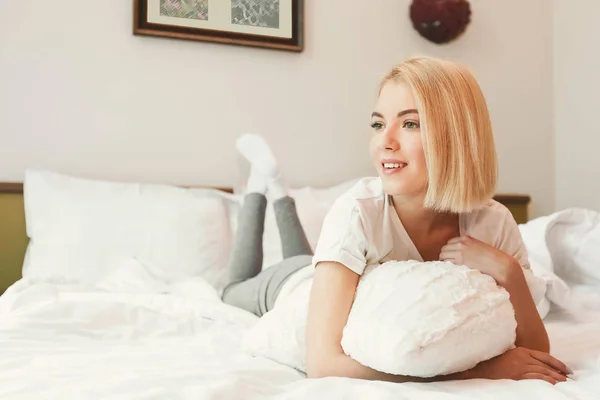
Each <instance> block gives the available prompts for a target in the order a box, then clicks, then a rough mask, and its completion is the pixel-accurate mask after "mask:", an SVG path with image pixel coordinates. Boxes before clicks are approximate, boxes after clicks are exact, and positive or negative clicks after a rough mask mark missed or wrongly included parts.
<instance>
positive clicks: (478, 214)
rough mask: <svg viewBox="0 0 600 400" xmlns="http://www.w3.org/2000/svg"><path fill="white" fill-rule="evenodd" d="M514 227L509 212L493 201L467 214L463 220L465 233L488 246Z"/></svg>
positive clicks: (513, 220) (514, 222) (512, 218)
mask: <svg viewBox="0 0 600 400" xmlns="http://www.w3.org/2000/svg"><path fill="white" fill-rule="evenodd" d="M516 226H517V223H516V221H515V219H514V217H513V215H512V213H511V212H510V210H509V209H508V208H507V207H506V206H505V205H504V204H502V203H499V202H498V201H496V200H493V199H490V200H489V201H488V202H486V203H485V204H484V205H483V206H481V207H479V208H477V209H475V210H473V211H471V212H469V213H467V214H466V215H465V216H464V218H463V229H464V231H465V233H466V234H467V235H470V236H473V237H475V238H477V239H479V240H482V241H484V242H487V243H489V244H494V243H497V242H498V241H500V240H501V238H502V237H503V236H504V235H505V231H506V230H507V229H508V230H509V231H513V230H515V229H516Z"/></svg>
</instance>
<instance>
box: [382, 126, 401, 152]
mask: <svg viewBox="0 0 600 400" xmlns="http://www.w3.org/2000/svg"><path fill="white" fill-rule="evenodd" d="M379 145H380V148H381V149H382V150H386V151H396V150H398V149H399V148H400V143H398V140H396V138H395V135H394V130H393V129H389V128H388V129H386V130H385V131H384V132H382V135H381V142H380V144H379Z"/></svg>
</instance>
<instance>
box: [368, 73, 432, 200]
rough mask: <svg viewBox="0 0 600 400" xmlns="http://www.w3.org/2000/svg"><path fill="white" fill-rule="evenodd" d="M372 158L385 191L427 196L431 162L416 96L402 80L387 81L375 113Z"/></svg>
mask: <svg viewBox="0 0 600 400" xmlns="http://www.w3.org/2000/svg"><path fill="white" fill-rule="evenodd" d="M371 127H372V128H373V137H372V138H371V143H370V152H371V159H372V160H373V163H374V165H375V168H376V169H377V173H378V174H379V177H380V178H381V181H382V183H383V190H384V192H385V193H387V194H390V195H393V196H410V197H414V196H423V195H424V194H425V192H426V190H427V165H426V163H425V153H424V152H423V143H422V141H421V125H420V120H419V113H418V111H417V107H416V104H415V99H414V97H413V95H412V92H411V91H410V89H409V87H408V86H407V85H406V84H405V83H402V82H393V81H390V82H388V83H386V84H385V86H384V87H383V89H382V90H381V94H380V95H379V99H378V100H377V104H376V106H375V111H374V112H373V114H372V116H371Z"/></svg>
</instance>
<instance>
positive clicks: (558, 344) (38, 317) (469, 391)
mask: <svg viewBox="0 0 600 400" xmlns="http://www.w3.org/2000/svg"><path fill="white" fill-rule="evenodd" d="M78 184H79V183H78ZM53 185H54V184H53ZM47 186H48V187H51V186H52V185H47ZM74 186H76V185H74V184H72V183H70V186H68V187H67V186H62V187H61V190H68V191H72V190H74V189H73V187H74ZM56 187H58V186H57V185H54V188H56ZM66 187H67V189H65V188H66ZM123 188H124V187H120V188H119V190H116V191H114V192H113V195H114V193H119V194H120V195H123V193H124V192H125V190H124V189H123ZM163 189H165V190H166V191H169V190H170V189H166V188H161V189H160V190H163ZM343 189H344V187H336V188H335V189H331V188H329V189H323V190H320V189H319V190H316V189H310V188H308V189H307V188H303V189H298V190H297V191H294V192H293V193H292V195H294V197H296V198H297V199H298V208H299V213H300V216H301V219H302V220H303V223H305V224H306V225H307V227H308V228H307V230H308V233H309V236H311V241H313V242H314V240H315V236H316V235H317V234H318V227H319V221H321V218H322V215H323V213H325V212H326V210H327V208H328V206H330V204H331V199H333V198H335V197H336V196H337V195H338V194H339V192H340V191H341V190H343ZM156 190H157V189H156V188H152V190H149V189H148V188H144V190H142V189H140V186H138V187H137V188H136V189H135V190H134V192H135V193H136V194H139V193H150V192H152V193H156ZM186 190H187V189H186ZM190 190H193V189H190ZM56 191H57V190H56ZM31 192H33V189H32V191H31ZM31 192H30V193H31ZM231 192H232V191H231V190H229V189H218V190H217V189H216V188H202V189H197V190H196V191H195V192H194V193H195V195H194V196H201V197H202V198H205V197H211V198H213V199H214V198H218V199H219V201H220V202H224V203H225V205H226V206H225V208H224V209H225V210H226V213H227V215H228V216H229V220H227V221H226V223H225V224H226V225H227V226H230V227H232V229H235V218H234V217H235V204H236V201H237V199H236V196H235V195H234V194H232V193H231ZM67 193H72V192H67ZM98 193H101V195H104V194H105V193H106V190H103V191H101V192H98ZM62 194H63V196H62V197H61V196H56V197H52V195H53V194H52V193H50V194H49V192H44V193H41V192H40V193H37V194H36V196H38V197H39V199H40V200H39V202H40V204H41V202H42V199H43V203H44V207H46V208H45V209H46V210H51V207H50V206H49V204H50V205H51V204H52V202H53V201H59V200H60V199H62V200H60V201H66V202H69V201H72V200H70V199H72V198H77V196H68V197H65V196H64V192H63V193H62ZM179 195H180V192H173V193H171V192H170V191H169V194H168V196H166V197H165V198H167V199H169V200H170V201H172V200H173V199H174V198H175V197H173V196H179ZM30 196H33V195H30ZM161 196H162V195H161ZM95 197H98V196H95ZM194 198H197V197H194ZM497 200H498V201H500V202H502V203H503V204H505V205H506V206H507V207H508V208H509V209H510V210H511V211H512V212H513V215H514V216H515V218H516V219H517V221H518V222H520V223H521V224H522V229H523V230H522V232H523V234H524V237H525V238H527V243H528V250H530V251H531V254H532V256H531V257H532V261H533V262H535V266H536V271H537V272H538V273H539V274H540V275H542V276H544V278H545V279H546V280H547V283H548V288H549V290H548V299H549V301H550V302H551V303H552V305H553V306H552V309H551V311H550V313H549V314H548V315H547V316H546V318H545V322H546V325H547V328H548V331H549V333H550V336H551V343H552V353H553V355H555V356H556V357H558V358H560V359H562V360H563V361H565V362H566V363H567V364H568V365H569V366H570V367H571V368H572V369H573V370H574V371H575V374H574V376H573V379H570V380H569V381H568V382H566V383H561V384H558V385H556V386H551V385H549V384H546V383H544V382H540V381H521V382H513V381H487V380H474V381H461V382H445V383H434V384H413V383H410V384H402V385H398V384H391V383H384V382H368V381H361V380H350V379H345V378H327V379H319V380H309V379H306V378H305V376H304V375H303V374H302V373H300V372H298V371H296V370H294V369H292V368H290V367H287V366H284V365H281V364H278V363H276V362H274V361H271V360H268V359H265V358H257V357H251V356H249V355H248V354H246V353H245V352H244V351H242V349H241V346H240V343H241V341H242V338H243V336H244V334H245V333H246V332H247V331H248V329H250V328H251V327H252V326H253V324H254V323H256V317H254V316H253V315H250V314H248V313H246V312H244V311H242V310H239V309H235V308H233V307H230V306H227V305H225V304H222V303H221V302H220V301H219V290H218V287H219V285H218V284H216V283H215V282H219V277H218V275H210V278H206V279H205V278H203V277H199V276H193V277H190V276H185V278H184V279H176V278H174V276H175V275H169V276H168V277H167V278H165V279H162V280H161V282H158V281H159V280H157V279H156V274H145V273H144V271H141V270H137V269H136V268H138V267H139V265H137V264H136V265H133V264H127V265H125V266H126V267H127V268H123V269H122V270H119V271H117V273H115V274H112V275H111V278H110V279H101V283H102V284H99V285H90V284H81V283H79V282H75V281H72V280H71V281H69V280H61V279H56V278H55V277H54V276H50V277H48V278H47V279H46V278H44V276H45V275H43V274H44V273H45V272H44V271H42V270H41V269H40V270H36V267H35V266H33V265H29V266H28V269H26V274H22V271H23V266H24V260H23V258H24V255H25V253H26V249H27V246H28V244H29V243H28V240H29V239H28V236H27V234H26V232H27V233H29V235H32V232H38V230H39V229H41V228H40V227H38V228H36V227H35V226H33V225H31V224H32V223H31V222H29V221H28V225H26V223H25V222H26V221H25V210H28V207H33V203H32V202H30V203H29V204H27V203H25V205H24V200H23V185H22V184H18V183H11V184H0V266H1V271H0V272H1V274H2V275H1V277H2V285H3V286H2V289H0V290H3V289H6V291H5V292H4V294H3V295H2V296H1V297H0V354H1V355H2V357H0V398H2V399H26V398H27V399H28V398H36V399H38V398H61V399H63V398H77V399H87V398H90V399H92V398H93V399H134V398H135V399H172V398H173V399H174V398H177V399H182V398H186V399H187V398H190V399H271V398H273V399H275V398H277V399H280V398H281V399H306V398H327V399H337V398H340V399H365V398H368V399H387V398H390V399H400V398H406V399H506V398H512V399H514V400H518V399H527V400H530V399H533V398H540V399H542V398H543V399H598V398H600V289H599V288H600V273H598V272H597V271H595V269H594V267H595V265H593V261H594V260H593V257H594V254H595V251H597V250H596V249H597V248H599V247H598V246H597V243H598V242H594V241H593V238H594V237H593V235H591V234H590V232H592V233H595V232H596V231H595V230H593V229H592V228H593V227H595V226H596V225H597V224H599V223H600V222H598V221H600V219H598V220H596V219H595V218H596V215H595V213H593V212H592V211H589V210H567V211H565V212H562V213H557V214H555V215H551V216H547V217H544V218H540V219H536V220H534V221H528V217H527V215H528V214H527V209H528V205H529V202H530V199H529V197H528V196H516V195H510V196H509V195H498V196H497ZM73 201H74V200H73ZM91 201H94V200H91ZM177 201H180V200H177ZM186 201H187V200H186ZM99 204H100V203H99ZM102 204H106V200H104V201H103V203H102ZM153 204H154V203H153ZM177 204H179V205H180V206H181V207H180V208H185V207H186V204H187V203H186V202H184V201H180V203H177ZM211 204H213V203H211ZM155 207H156V206H155ZM67 209H68V210H72V211H73V212H74V213H77V212H79V211H81V210H78V209H77V208H76V207H75V206H73V205H72V204H71V205H69V207H68V208H67ZM114 209H115V208H113V210H114ZM156 209H157V208H153V210H156ZM315 209H318V212H315V211H314V210H315ZM196 211H197V210H195V209H194V208H190V209H189V211H187V212H189V213H193V212H196ZM47 214H48V212H46V213H45V214H43V215H42V213H40V212H37V214H31V215H35V216H36V218H40V219H42V218H46V216H47ZM164 215H165V220H168V223H169V224H173V223H180V220H179V215H178V214H177V215H175V216H174V214H173V213H172V212H170V211H169V212H166V211H165V212H164ZM186 215H187V214H186ZM211 215H212V216H213V217H214V216H215V215H216V213H215V212H214V211H211ZM167 217H169V218H167ZM62 218H63V219H64V218H65V217H64V216H62ZM269 218H271V217H269V216H268V217H267V222H266V225H267V228H266V231H265V241H266V244H265V256H266V259H267V260H266V261H265V262H266V263H268V262H270V261H271V260H272V259H276V257H277V255H278V251H279V250H278V249H277V248H276V245H274V244H273V243H272V237H271V236H272V235H273V232H272V229H273V226H272V223H273V222H272V220H270V219H269ZM47 221H49V220H47ZM60 223H61V224H62V225H65V226H68V225H69V221H64V220H61V221H60ZM73 223H74V222H73ZM47 226H48V223H45V224H43V227H47ZM161 226H162V225H161ZM558 227H562V228H561V229H562V230H561V229H558ZM564 227H569V229H566V228H564ZM582 227H584V228H585V229H584V228H582ZM61 229H66V228H64V226H61ZM124 229H125V228H124ZM190 229H193V228H190ZM211 229H214V226H213V227H211ZM557 229H558V230H557ZM64 232H65V233H64V235H60V236H61V240H63V241H64V240H66V239H65V238H67V237H68V236H69V233H68V232H66V231H64ZM554 232H557V233H556V234H554ZM36 235H37V236H36ZM33 236H34V237H36V238H35V239H32V241H36V240H37V241H40V240H41V239H40V238H39V234H37V233H36V234H33ZM190 236H191V237H194V236H193V235H190V231H186V232H185V237H190ZM214 236H215V237H213V238H212V239H216V240H213V241H210V242H207V243H209V244H210V245H211V246H215V245H217V244H221V243H224V242H230V240H231V235H228V234H224V233H222V232H221V233H219V234H218V235H214ZM182 237H183V238H184V239H182V240H185V237H184V236H182ZM548 237H552V238H554V239H553V241H552V242H551V243H550V242H549V241H547V240H546V239H547V238H548ZM556 238H559V239H556ZM582 243H583V244H585V245H586V248H585V250H586V252H583V253H585V255H586V257H585V258H583V259H580V258H577V257H579V256H578V255H580V254H582V249H581V248H580V247H578V246H579V245H581V244H582ZM82 246H83V245H82ZM594 247H595V248H594ZM569 252H570V253H569ZM558 253H560V254H562V255H561V257H563V259H562V261H563V262H562V264H560V263H559V262H558V261H559V260H555V259H553V257H555V255H556V254H558ZM567 254H573V260H575V261H577V262H566V261H564V257H566V255H567ZM192 256H193V255H190V257H192ZM202 256H203V257H204V256H205V255H202ZM28 257H29V258H30V260H28V261H27V262H29V263H31V262H33V261H32V260H34V259H35V257H34V254H29V255H28ZM596 259H597V260H599V261H600V252H599V253H598V255H597V258H596ZM205 260H208V259H206V258H205ZM211 260H213V261H211V262H217V263H222V262H223V260H220V259H211ZM214 260H217V261H214ZM549 260H550V261H549ZM584 264H585V265H584ZM47 265H51V264H47ZM562 265H565V267H564V268H562V267H561V266H562ZM567 266H568V268H567ZM82 267H83V268H85V267H86V266H82ZM36 271H37V272H36ZM123 271H126V272H123ZM136 271H137V272H136ZM34 272H35V273H34ZM67 272H72V271H67ZM170 273H172V271H171V272H170ZM24 275H25V276H24ZM196 275H198V274H196ZM202 276H205V275H202ZM206 276H208V275H206ZM165 282H166V283H165Z"/></svg>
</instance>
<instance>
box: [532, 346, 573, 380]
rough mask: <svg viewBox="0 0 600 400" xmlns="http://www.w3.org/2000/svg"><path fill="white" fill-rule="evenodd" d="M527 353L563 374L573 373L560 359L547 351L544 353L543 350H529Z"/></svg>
mask: <svg viewBox="0 0 600 400" xmlns="http://www.w3.org/2000/svg"><path fill="white" fill-rule="evenodd" d="M529 354H530V355H531V357H533V358H534V359H536V360H538V361H540V362H542V363H544V364H546V365H549V366H551V367H552V368H554V369H555V370H557V371H558V372H560V373H562V374H564V375H569V374H572V373H573V371H571V369H570V368H569V367H567V366H566V365H565V364H564V363H563V362H562V361H560V360H557V359H556V358H554V357H552V356H551V355H550V354H548V353H544V352H543V351H537V350H530V351H529Z"/></svg>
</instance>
